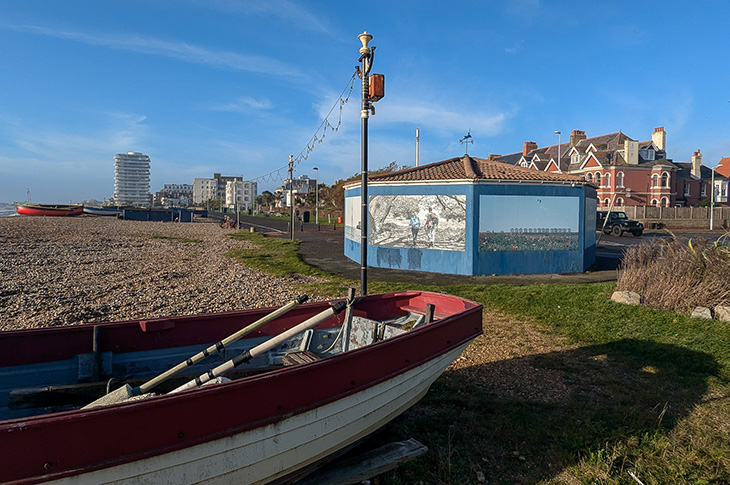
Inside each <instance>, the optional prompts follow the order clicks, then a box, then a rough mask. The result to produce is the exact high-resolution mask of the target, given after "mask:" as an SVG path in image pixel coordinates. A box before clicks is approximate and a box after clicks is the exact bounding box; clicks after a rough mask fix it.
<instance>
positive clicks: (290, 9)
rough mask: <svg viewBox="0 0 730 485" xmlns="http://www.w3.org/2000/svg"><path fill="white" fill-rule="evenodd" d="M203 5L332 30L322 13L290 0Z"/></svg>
mask: <svg viewBox="0 0 730 485" xmlns="http://www.w3.org/2000/svg"><path fill="white" fill-rule="evenodd" d="M202 5H205V6H206V7H213V8H218V9H220V10H224V11H227V12H233V13H242V14H247V15H259V16H262V17H273V18H278V19H281V20H283V21H284V22H287V23H289V24H291V25H294V26H296V27H297V28H299V29H301V30H308V31H311V32H323V33H331V32H332V26H331V25H329V23H328V22H327V21H326V20H324V19H323V18H322V16H321V15H316V14H313V13H311V12H310V11H309V10H307V9H305V8H304V7H302V6H301V5H297V4H296V3H294V2H290V1H288V0H266V1H261V0H247V1H240V0H235V1H234V0H217V1H210V0H209V1H206V2H204V3H203V4H202Z"/></svg>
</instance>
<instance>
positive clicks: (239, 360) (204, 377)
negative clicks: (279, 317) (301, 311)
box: [170, 301, 347, 393]
mask: <svg viewBox="0 0 730 485" xmlns="http://www.w3.org/2000/svg"><path fill="white" fill-rule="evenodd" d="M346 306H347V304H346V303H345V302H344V301H338V302H336V303H333V304H332V305H331V306H330V307H329V308H328V309H326V310H325V311H323V312H321V313H318V314H317V315H315V316H313V317H311V318H309V319H308V320H305V321H303V322H302V323H300V324H299V325H296V326H295V327H292V328H290V329H289V330H287V331H285V332H283V333H280V334H279V335H277V336H276V337H273V338H271V339H269V340H267V341H266V342H264V343H262V344H259V345H257V346H256V347H253V348H252V349H250V350H246V351H244V352H242V353H241V354H240V355H237V356H236V357H234V358H232V359H231V360H229V361H228V362H224V363H223V364H221V365H219V366H218V367H216V368H214V369H211V370H209V371H208V372H206V373H205V374H201V375H200V376H198V377H196V378H195V379H193V380H191V381H189V382H187V383H185V384H183V385H182V386H180V387H178V388H177V389H174V390H172V391H170V393H174V392H180V391H184V390H185V389H190V388H192V387H197V386H200V385H202V384H205V383H206V382H208V381H209V380H211V379H215V378H216V377H219V376H221V375H223V374H224V373H226V372H228V371H229V370H232V369H233V368H235V367H236V366H238V365H240V364H243V363H245V362H248V361H249V360H251V359H253V358H254V357H257V356H259V355H261V354H263V353H265V352H268V351H269V350H271V349H273V348H274V347H276V346H277V345H280V344H281V343H282V342H284V341H285V340H288V339H290V338H292V337H293V336H295V335H297V334H300V333H302V332H304V331H305V330H308V329H310V328H312V327H314V326H315V325H317V324H319V323H322V322H323V321H325V320H327V319H328V318H330V317H332V316H333V315H337V314H338V313H340V312H342V311H343V310H344V309H345V307H346Z"/></svg>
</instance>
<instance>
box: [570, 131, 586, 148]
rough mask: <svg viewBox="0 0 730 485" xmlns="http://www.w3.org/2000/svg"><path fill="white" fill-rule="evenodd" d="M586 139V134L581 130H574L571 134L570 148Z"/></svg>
mask: <svg viewBox="0 0 730 485" xmlns="http://www.w3.org/2000/svg"><path fill="white" fill-rule="evenodd" d="M585 139H586V132H585V131H581V130H573V131H572V132H571V133H570V146H571V147H574V146H576V145H577V144H578V142H579V141H581V140H585Z"/></svg>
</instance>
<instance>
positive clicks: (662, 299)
mask: <svg viewBox="0 0 730 485" xmlns="http://www.w3.org/2000/svg"><path fill="white" fill-rule="evenodd" d="M725 236H728V235H725ZM725 236H723V237H722V238H720V240H718V243H715V244H713V243H711V242H710V241H708V240H707V239H698V240H697V241H693V240H691V239H690V240H689V241H682V240H679V239H678V238H676V237H674V238H673V239H669V240H668V239H656V240H654V241H653V242H651V243H642V244H640V245H638V246H634V247H631V248H629V249H627V250H626V253H625V255H624V259H623V263H622V266H621V269H622V272H621V274H620V276H619V279H618V283H617V288H616V289H618V290H628V291H633V292H636V293H639V294H640V295H641V298H642V302H643V303H644V304H645V305H646V306H650V307H654V308H661V309H664V310H673V311H677V312H683V313H689V312H691V311H692V310H693V309H694V308H695V307H698V306H705V307H710V308H712V307H714V306H716V305H730V247H728V246H727V245H726V244H723V243H722V241H723V240H727V238H726V237H725Z"/></svg>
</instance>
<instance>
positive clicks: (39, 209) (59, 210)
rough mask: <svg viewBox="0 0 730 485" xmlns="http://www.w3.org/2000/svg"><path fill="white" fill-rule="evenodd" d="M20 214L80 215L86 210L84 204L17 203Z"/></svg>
mask: <svg viewBox="0 0 730 485" xmlns="http://www.w3.org/2000/svg"><path fill="white" fill-rule="evenodd" d="M15 210H16V211H17V212H18V214H22V215H26V216H60V217H70V216H78V215H81V214H82V213H83V212H84V206H83V205H82V204H66V205H58V204H16V206H15Z"/></svg>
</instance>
